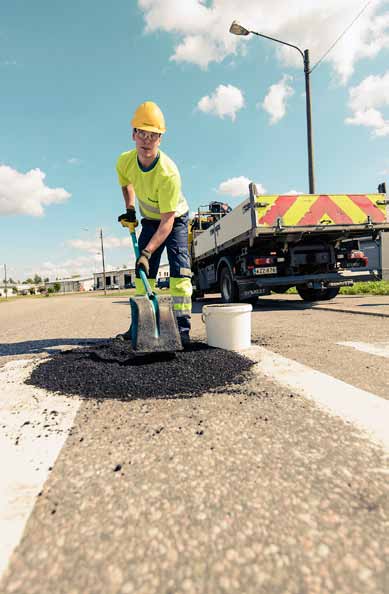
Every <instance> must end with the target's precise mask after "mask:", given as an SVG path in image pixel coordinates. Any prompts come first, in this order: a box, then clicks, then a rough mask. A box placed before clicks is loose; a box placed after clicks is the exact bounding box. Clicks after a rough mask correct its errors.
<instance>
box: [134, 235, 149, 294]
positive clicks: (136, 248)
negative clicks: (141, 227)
mask: <svg viewBox="0 0 389 594" xmlns="http://www.w3.org/2000/svg"><path fill="white" fill-rule="evenodd" d="M130 234H131V239H132V245H133V246H134V252H135V257H136V259H138V258H139V256H140V253H139V245H138V240H137V237H136V234H135V228H134V230H130ZM139 276H140V279H141V281H142V283H143V286H144V288H145V291H146V293H147V295H148V296H149V297H151V296H152V295H154V293H153V290H152V288H151V286H150V283H149V280H148V278H147V276H146V273H145V271H144V270H139Z"/></svg>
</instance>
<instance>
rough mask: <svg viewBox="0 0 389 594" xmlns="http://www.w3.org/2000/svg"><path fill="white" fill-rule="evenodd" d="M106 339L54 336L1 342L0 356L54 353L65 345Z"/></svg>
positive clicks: (76, 344) (94, 342)
mask: <svg viewBox="0 0 389 594" xmlns="http://www.w3.org/2000/svg"><path fill="white" fill-rule="evenodd" d="M106 340H107V339H106V338H88V339H86V338H52V339H47V340H25V341H23V342H9V343H5V342H3V343H0V357H7V356H10V355H35V354H38V353H45V352H46V353H52V352H53V351H56V350H60V349H62V348H63V347H64V346H90V345H95V344H100V343H102V342H106Z"/></svg>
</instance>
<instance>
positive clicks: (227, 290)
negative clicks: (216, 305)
mask: <svg viewBox="0 0 389 594" xmlns="http://www.w3.org/2000/svg"><path fill="white" fill-rule="evenodd" d="M220 293H221V294H222V301H223V303H238V302H239V290H238V285H237V284H236V282H235V281H234V278H233V276H232V273H231V271H230V269H229V268H228V267H227V266H224V267H223V268H222V270H221V273H220Z"/></svg>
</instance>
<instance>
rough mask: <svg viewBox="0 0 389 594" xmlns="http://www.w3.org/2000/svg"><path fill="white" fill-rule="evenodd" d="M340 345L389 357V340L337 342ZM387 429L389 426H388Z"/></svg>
mask: <svg viewBox="0 0 389 594" xmlns="http://www.w3.org/2000/svg"><path fill="white" fill-rule="evenodd" d="M336 344H340V345H341V346H346V347H351V348H353V349H356V350H357V351H362V352H363V353H369V355H377V356H378V357H386V358H387V359H389V342H376V343H368V342H337V343H336ZM388 431H389V428H388Z"/></svg>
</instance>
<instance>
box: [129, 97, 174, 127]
mask: <svg viewBox="0 0 389 594" xmlns="http://www.w3.org/2000/svg"><path fill="white" fill-rule="evenodd" d="M131 126H132V127H133V128H139V129H140V130H147V131H148V132H157V133H158V134H163V133H164V132H166V125H165V118H164V117H163V113H162V111H161V110H160V108H159V107H158V105H157V104H156V103H153V101H145V102H144V103H141V105H139V107H138V108H137V109H136V111H135V113H134V117H133V118H132V120H131Z"/></svg>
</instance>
